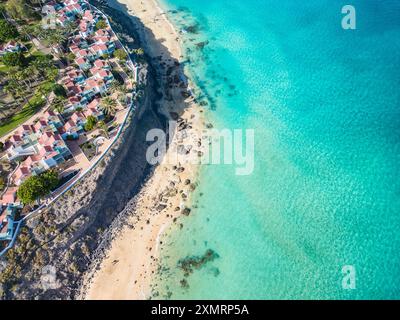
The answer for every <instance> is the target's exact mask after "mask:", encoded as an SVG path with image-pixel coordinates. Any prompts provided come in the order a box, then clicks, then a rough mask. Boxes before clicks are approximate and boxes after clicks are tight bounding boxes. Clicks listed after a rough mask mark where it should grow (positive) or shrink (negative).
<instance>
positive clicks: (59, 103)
mask: <svg viewBox="0 0 400 320" xmlns="http://www.w3.org/2000/svg"><path fill="white" fill-rule="evenodd" d="M64 100H65V99H63V98H62V97H59V96H56V97H55V98H54V100H53V108H54V110H56V111H57V112H58V113H59V114H62V113H64V109H65V108H64Z"/></svg>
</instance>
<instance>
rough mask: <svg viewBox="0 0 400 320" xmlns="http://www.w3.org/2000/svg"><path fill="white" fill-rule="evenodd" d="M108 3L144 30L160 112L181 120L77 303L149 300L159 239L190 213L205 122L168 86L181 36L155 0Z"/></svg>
mask: <svg viewBox="0 0 400 320" xmlns="http://www.w3.org/2000/svg"><path fill="white" fill-rule="evenodd" d="M109 2H111V5H112V6H113V7H114V6H120V5H121V4H122V7H119V8H120V9H121V8H122V9H123V10H126V11H128V12H129V13H131V14H133V15H134V16H136V17H137V18H139V19H140V21H141V23H142V24H143V26H144V28H143V30H142V32H141V37H143V39H141V40H142V43H146V47H145V51H146V53H147V54H148V55H149V56H150V58H151V59H152V60H153V62H154V63H153V67H155V68H156V69H157V72H158V73H159V77H160V84H161V87H162V88H161V91H162V93H163V98H162V99H161V101H160V109H159V111H160V112H162V113H163V114H165V115H166V116H167V118H169V119H172V118H179V120H178V127H177V128H175V130H174V134H173V138H172V141H171V145H170V146H169V148H168V151H167V155H166V157H165V158H164V162H163V163H161V164H160V165H158V166H157V167H156V168H155V170H154V172H153V174H152V177H151V178H150V179H149V180H148V181H147V182H146V184H145V185H144V186H143V187H142V189H141V191H140V192H139V194H138V195H137V198H136V200H135V206H134V207H133V208H128V209H126V210H129V211H130V212H129V218H128V221H127V223H126V224H125V225H124V227H123V228H122V229H121V230H120V231H119V233H118V235H117V236H116V237H115V238H114V240H113V241H112V243H111V247H110V249H109V250H108V251H107V253H106V257H105V258H104V259H103V260H102V262H101V263H100V265H99V268H96V270H93V271H92V272H89V273H88V274H87V275H86V276H85V279H84V285H83V289H82V294H81V297H82V298H84V299H148V298H150V296H151V283H152V280H153V277H152V276H153V275H155V273H156V270H157V265H158V264H157V261H158V258H159V253H160V252H159V250H160V245H161V244H162V239H163V235H164V234H165V233H166V232H168V230H170V228H171V227H172V226H173V224H176V225H179V223H180V221H179V217H180V216H182V215H185V214H188V213H189V210H188V208H190V194H191V192H192V191H193V190H194V189H195V188H196V185H197V184H196V179H197V176H198V171H199V165H196V164H193V162H194V161H195V159H198V157H199V152H200V151H203V150H202V148H203V145H202V143H201V140H199V137H201V132H202V130H203V129H204V128H205V122H204V117H203V113H202V111H201V109H200V107H199V106H197V105H196V104H195V103H194V102H193V99H192V98H191V97H188V98H187V95H185V94H182V93H186V92H187V91H186V90H184V89H183V87H184V86H183V85H182V83H177V81H175V82H172V81H171V80H172V78H171V77H173V76H174V75H175V79H176V75H179V72H180V71H178V69H179V68H180V66H179V63H180V62H181V61H182V52H181V48H180V41H179V34H178V33H177V32H176V31H175V30H174V28H173V26H172V25H171V24H170V22H169V21H168V20H167V19H166V17H165V14H163V12H162V11H161V9H160V8H159V7H158V5H157V3H156V2H155V1H153V0H148V1H141V0H118V2H119V3H117V1H109ZM133 19H134V18H133ZM178 62H179V63H178ZM171 70H172V73H171ZM171 82H172V83H173V85H171ZM188 146H190V147H189V148H187V147H188ZM182 150H183V151H182ZM178 151H179V152H178ZM177 154H179V155H178V156H174V155H177ZM167 159H168V161H167ZM188 162H189V163H188Z"/></svg>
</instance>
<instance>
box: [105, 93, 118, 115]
mask: <svg viewBox="0 0 400 320" xmlns="http://www.w3.org/2000/svg"><path fill="white" fill-rule="evenodd" d="M116 109H117V102H116V101H115V100H114V99H112V98H110V97H106V98H104V99H103V101H102V102H101V110H102V111H103V112H104V113H105V114H106V115H114V114H115V112H116Z"/></svg>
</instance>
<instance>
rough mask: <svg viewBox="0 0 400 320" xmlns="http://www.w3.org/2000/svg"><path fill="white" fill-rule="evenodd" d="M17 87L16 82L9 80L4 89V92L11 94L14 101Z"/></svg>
mask: <svg viewBox="0 0 400 320" xmlns="http://www.w3.org/2000/svg"><path fill="white" fill-rule="evenodd" d="M18 87H19V85H18V83H17V81H15V80H14V79H10V80H9V81H8V83H7V85H6V86H5V87H4V91H5V92H7V93H9V94H11V96H12V97H13V98H14V99H15V98H16V96H17V88H18Z"/></svg>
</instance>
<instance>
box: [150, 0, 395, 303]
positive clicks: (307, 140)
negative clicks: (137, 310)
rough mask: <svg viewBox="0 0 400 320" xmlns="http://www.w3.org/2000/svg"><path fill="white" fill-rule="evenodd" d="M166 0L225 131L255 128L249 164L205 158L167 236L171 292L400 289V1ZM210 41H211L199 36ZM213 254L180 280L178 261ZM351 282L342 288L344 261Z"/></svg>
mask: <svg viewBox="0 0 400 320" xmlns="http://www.w3.org/2000/svg"><path fill="white" fill-rule="evenodd" d="M351 3H352V4H353V5H354V6H355V8H356V13H357V29H356V30H343V29H342V28H341V19H342V16H343V15H342V14H341V8H342V6H344V5H345V4H347V2H345V1H338V0H329V1H328V0H308V1H289V0H284V1H282V0H246V1H243V0H229V1H228V0H212V1H211V0H164V1H163V6H164V7H165V8H167V9H169V10H170V12H169V14H168V15H169V17H170V19H171V20H172V22H173V23H174V24H175V25H176V26H177V28H178V29H179V30H184V28H185V27H188V26H191V25H194V24H198V26H199V33H198V34H196V35H193V34H190V33H185V34H184V37H185V48H186V57H187V70H188V72H190V73H191V75H192V78H193V80H194V81H195V82H196V84H197V85H198V86H199V87H201V89H202V92H203V93H205V94H206V95H207V98H208V101H209V106H208V107H207V108H208V110H209V112H208V114H209V117H210V119H211V121H212V122H213V124H214V125H215V126H216V127H217V128H231V129H234V128H248V129H254V130H255V170H254V173H253V174H252V175H249V176H237V175H235V168H234V167H232V166H228V165H226V166H218V165H210V166H204V167H203V169H202V173H201V177H200V185H199V188H198V189H197V190H196V193H195V196H194V203H195V206H197V208H194V209H193V211H192V213H191V215H190V216H189V217H188V218H185V219H184V220H183V229H182V230H180V231H179V232H173V233H172V234H171V235H169V236H168V237H167V238H166V239H165V240H164V245H163V252H162V257H163V265H164V272H163V273H162V277H161V278H162V280H160V281H159V284H158V288H159V290H160V291H161V292H163V293H164V294H166V293H167V292H171V293H172V296H171V297H172V298H176V299H188V298H196V299H221V298H224V299H242V298H247V299H250V298H252V299H264V298H272V299H313V298H318V299H343V298H344V299H368V298H376V299H384V298H400V179H399V178H400V54H399V53H400V1H397V0H382V1H378V0H353V1H351ZM205 39H207V40H208V41H209V43H208V44H207V45H206V46H205V47H204V49H203V50H200V49H198V48H196V46H195V44H196V43H198V42H200V41H204V40H205ZM207 249H212V250H214V251H215V252H216V253H217V254H218V255H219V258H217V259H215V260H214V261H211V262H209V263H207V264H205V265H204V266H203V267H202V268H200V269H199V270H195V271H194V272H193V273H192V274H191V275H190V276H189V277H187V278H186V279H187V282H188V285H189V287H188V288H182V286H181V284H180V281H181V280H182V279H183V278H184V275H183V272H182V271H181V270H180V269H179V268H177V263H178V260H179V259H181V258H184V257H187V256H197V255H203V254H204V253H205V251H206V250H207ZM345 265H351V266H353V267H354V270H355V271H356V288H355V289H352V290H349V289H343V287H342V271H341V270H342V267H343V266H345Z"/></svg>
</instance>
